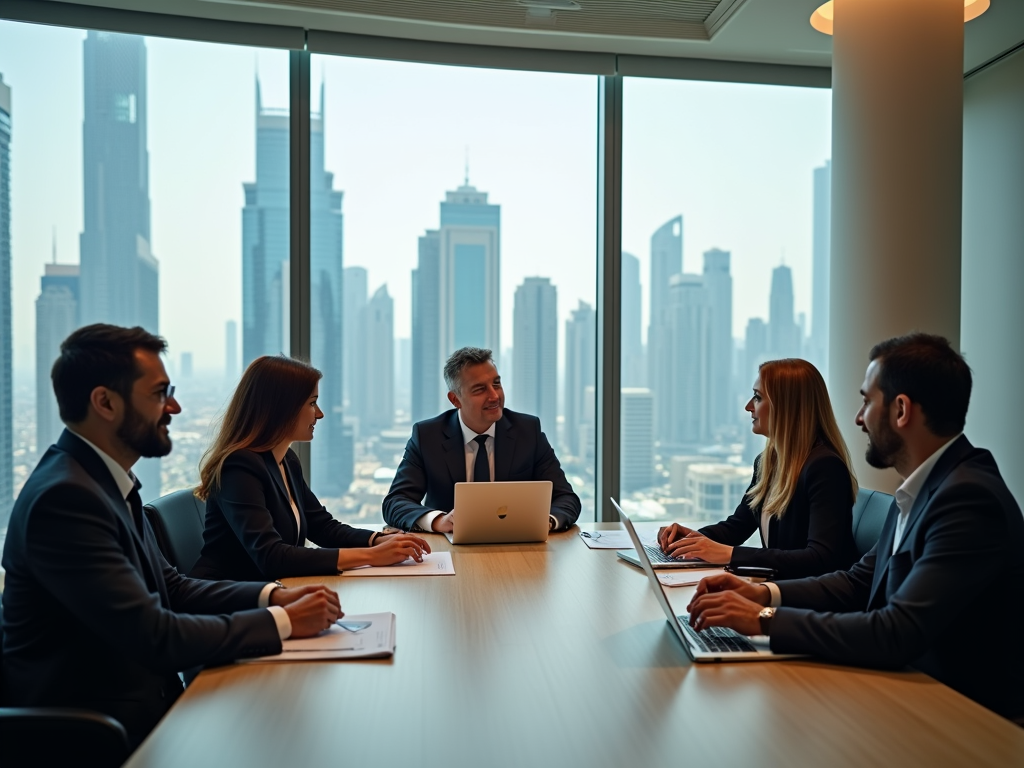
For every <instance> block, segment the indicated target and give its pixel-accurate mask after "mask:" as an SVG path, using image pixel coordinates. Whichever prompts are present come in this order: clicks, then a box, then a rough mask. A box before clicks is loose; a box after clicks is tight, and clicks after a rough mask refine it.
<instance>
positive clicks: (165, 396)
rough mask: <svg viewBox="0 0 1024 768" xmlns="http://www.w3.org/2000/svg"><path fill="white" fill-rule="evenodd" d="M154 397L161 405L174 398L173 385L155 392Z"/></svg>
mask: <svg viewBox="0 0 1024 768" xmlns="http://www.w3.org/2000/svg"><path fill="white" fill-rule="evenodd" d="M156 396H157V398H158V399H159V400H160V402H161V403H166V402H167V401H168V400H170V399H171V398H172V397H174V385H173V384H168V385H167V386H166V387H164V391H163V392H157V393H156Z"/></svg>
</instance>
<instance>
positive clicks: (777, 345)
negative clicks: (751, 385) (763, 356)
mask: <svg viewBox="0 0 1024 768" xmlns="http://www.w3.org/2000/svg"><path fill="white" fill-rule="evenodd" d="M800 342H801V339H800V326H798V325H797V324H796V320H795V318H794V315H793V270H791V269H790V268H789V267H787V266H786V265H785V264H783V265H780V266H778V267H776V268H775V269H773V270H772V292H771V297H770V299H769V308H768V354H769V355H771V357H772V358H773V359H779V358H784V357H799V356H800Z"/></svg>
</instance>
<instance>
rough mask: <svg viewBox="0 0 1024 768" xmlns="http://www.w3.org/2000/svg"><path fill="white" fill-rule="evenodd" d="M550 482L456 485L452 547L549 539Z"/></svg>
mask: <svg viewBox="0 0 1024 768" xmlns="http://www.w3.org/2000/svg"><path fill="white" fill-rule="evenodd" d="M551 488H552V486H551V481H550V480H529V481H525V482H518V483H509V482H501V483H456V484H455V530H454V531H452V532H451V533H447V534H445V535H446V536H447V537H448V541H450V542H451V543H452V544H509V543H512V542H517V543H523V542H531V541H547V540H548V515H549V514H550V512H551Z"/></svg>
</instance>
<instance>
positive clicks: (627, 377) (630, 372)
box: [621, 253, 647, 387]
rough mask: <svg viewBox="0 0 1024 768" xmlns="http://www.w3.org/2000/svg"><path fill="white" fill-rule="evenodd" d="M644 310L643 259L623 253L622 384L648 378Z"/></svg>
mask: <svg viewBox="0 0 1024 768" xmlns="http://www.w3.org/2000/svg"><path fill="white" fill-rule="evenodd" d="M642 330H643V316H642V314H641V310H640V259H638V258H637V257H636V256H633V255H632V254H629V253H623V254H622V374H621V375H622V382H621V383H622V386H623V387H642V386H644V384H645V383H646V381H647V376H646V370H645V368H644V346H643V338H642Z"/></svg>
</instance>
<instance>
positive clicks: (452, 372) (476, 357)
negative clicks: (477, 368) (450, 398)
mask: <svg viewBox="0 0 1024 768" xmlns="http://www.w3.org/2000/svg"><path fill="white" fill-rule="evenodd" d="M493 362H494V356H493V355H492V354H491V350H489V349H481V348H480V347H463V348H462V349H456V350H455V351H454V352H452V354H451V357H449V358H448V360H447V362H445V364H444V383H445V384H447V385H448V391H449V392H454V393H455V394H457V395H461V394H462V372H463V371H464V370H466V369H467V368H468V367H469V366H471V365H480V363H493Z"/></svg>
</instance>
